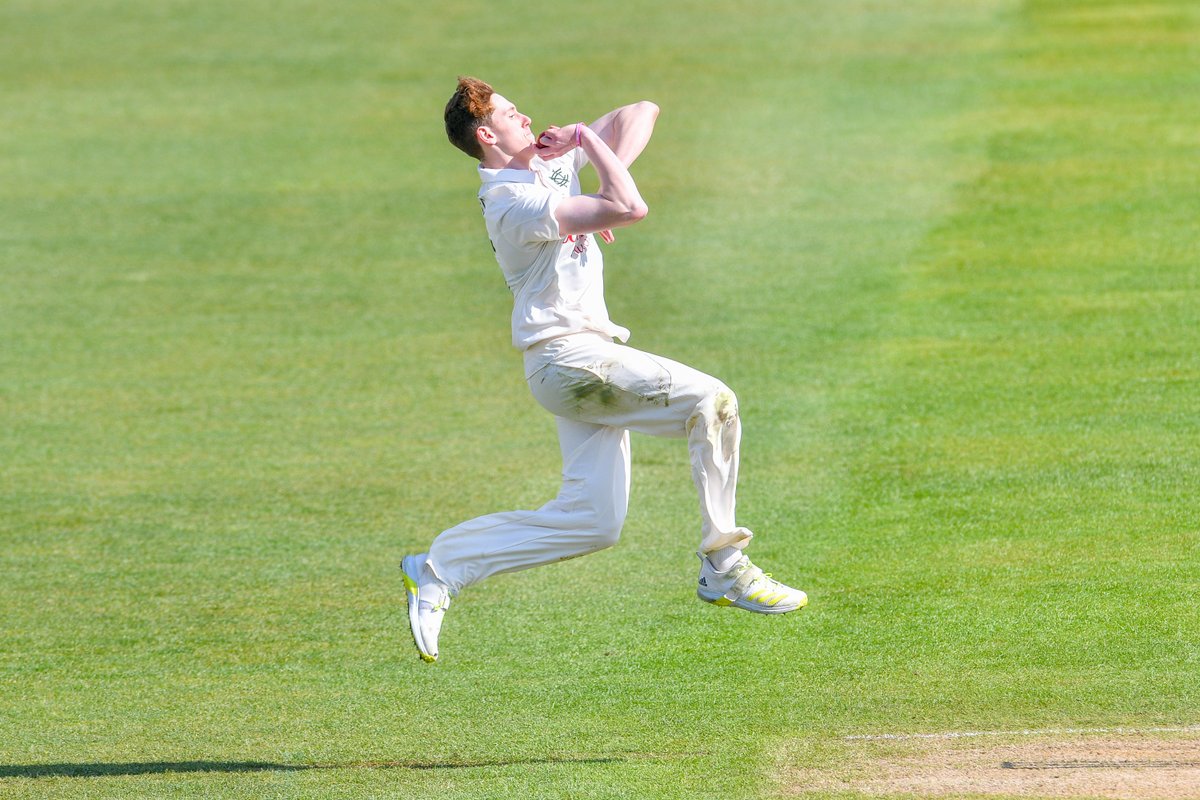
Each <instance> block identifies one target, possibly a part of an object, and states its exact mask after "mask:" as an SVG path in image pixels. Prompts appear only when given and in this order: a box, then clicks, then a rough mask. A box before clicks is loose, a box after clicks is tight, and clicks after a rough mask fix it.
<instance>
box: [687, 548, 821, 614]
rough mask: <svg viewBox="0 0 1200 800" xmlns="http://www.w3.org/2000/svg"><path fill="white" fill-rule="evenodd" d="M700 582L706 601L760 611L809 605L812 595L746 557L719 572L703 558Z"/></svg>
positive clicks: (700, 594) (698, 590)
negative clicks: (777, 578)
mask: <svg viewBox="0 0 1200 800" xmlns="http://www.w3.org/2000/svg"><path fill="white" fill-rule="evenodd" d="M700 564H701V566H700V585H699V586H697V587H696V595H697V596H698V597H699V598H700V599H701V600H703V601H704V602H706V603H712V604H714V605H718V606H733V607H735V608H744V609H746V610H747V611H754V612H757V613H759V614H786V613H787V612H789V611H796V610H797V609H800V608H804V607H805V606H806V605H808V595H806V594H805V593H804V592H802V591H800V590H799V589H793V588H792V587H790V586H784V585H783V584H782V583H780V582H779V581H777V580H775V579H774V578H772V577H771V576H770V575H769V574H768V573H766V572H763V571H762V570H761V569H759V568H758V567H756V566H754V565H753V564H751V563H750V558H749V557H748V556H744V555H743V556H742V557H741V558H739V559H738V561H737V563H736V564H734V565H733V566H732V567H730V568H729V569H728V570H726V571H725V572H717V571H716V570H714V569H713V566H712V564H710V563H709V561H708V559H707V558H705V557H704V556H701V557H700Z"/></svg>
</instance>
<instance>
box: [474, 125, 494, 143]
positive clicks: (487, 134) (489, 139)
mask: <svg viewBox="0 0 1200 800" xmlns="http://www.w3.org/2000/svg"><path fill="white" fill-rule="evenodd" d="M475 139H476V140H477V141H478V142H479V143H480V144H483V145H494V144H495V143H496V132H495V131H493V130H492V129H491V128H489V127H488V126H487V125H480V126H479V127H478V128H476V129H475Z"/></svg>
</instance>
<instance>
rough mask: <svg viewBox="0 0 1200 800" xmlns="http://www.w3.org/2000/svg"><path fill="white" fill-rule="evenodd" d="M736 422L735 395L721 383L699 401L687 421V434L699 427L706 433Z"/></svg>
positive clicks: (736, 404) (736, 405)
mask: <svg viewBox="0 0 1200 800" xmlns="http://www.w3.org/2000/svg"><path fill="white" fill-rule="evenodd" d="M737 422H738V401H737V395H735V394H734V393H733V390H732V389H730V388H729V387H728V386H726V385H725V384H723V383H717V384H716V385H715V386H713V387H712V389H710V390H709V391H708V392H706V393H705V394H704V396H703V397H702V398H701V399H700V402H699V403H697V404H696V408H695V410H694V411H693V412H692V414H691V416H690V417H688V420H687V426H686V430H687V434H688V435H689V436H690V435H691V433H692V430H693V429H694V428H695V427H696V426H697V425H700V426H702V427H703V428H704V430H706V431H708V432H710V433H711V432H713V431H718V430H721V429H723V428H728V427H732V426H733V425H735V424H736V423H737Z"/></svg>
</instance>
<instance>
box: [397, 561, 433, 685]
mask: <svg viewBox="0 0 1200 800" xmlns="http://www.w3.org/2000/svg"><path fill="white" fill-rule="evenodd" d="M410 573H411V575H419V574H421V570H420V569H419V565H418V564H417V558H416V556H405V557H404V561H403V562H401V566H400V577H401V578H403V579H404V597H405V599H406V600H407V601H408V629H409V632H411V633H412V637H413V644H415V645H416V646H417V654H418V655H419V656H421V660H422V661H424V662H425V663H426V664H432V663H433V662H435V661H437V656H431V655H429V653H427V652H426V651H425V642H424V640H423V639H422V638H421V623H420V621H419V619H418V617H417V610H418V588H417V582H416V580H415V579H414V578H412V577H410Z"/></svg>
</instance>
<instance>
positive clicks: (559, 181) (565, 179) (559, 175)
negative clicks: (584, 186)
mask: <svg viewBox="0 0 1200 800" xmlns="http://www.w3.org/2000/svg"><path fill="white" fill-rule="evenodd" d="M549 178H550V182H551V183H553V184H554V185H555V186H558V187H560V188H563V189H565V188H566V187H567V184H568V183H570V182H571V176H570V175H568V174H567V173H565V172H563V171H562V169H561V168H558V167H555V169H554V172H551V173H550V175H549Z"/></svg>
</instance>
